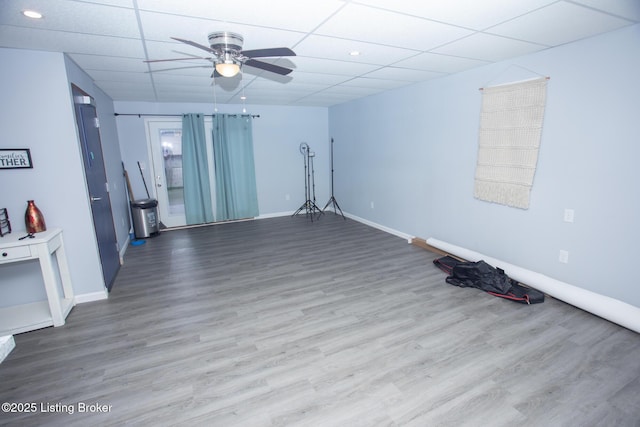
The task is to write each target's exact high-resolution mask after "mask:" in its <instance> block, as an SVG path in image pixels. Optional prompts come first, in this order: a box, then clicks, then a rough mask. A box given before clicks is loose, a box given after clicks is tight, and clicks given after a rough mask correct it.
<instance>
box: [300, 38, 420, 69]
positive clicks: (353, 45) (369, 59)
mask: <svg viewBox="0 0 640 427" xmlns="http://www.w3.org/2000/svg"><path fill="white" fill-rule="evenodd" d="M295 51H296V53H297V54H298V55H300V56H307V57H311V58H328V59H335V60H339V61H348V62H362V63H366V64H377V65H388V64H392V63H394V62H397V61H400V60H402V59H405V58H408V57H410V56H413V55H415V54H416V53H417V51H415V50H409V49H402V48H397V47H391V46H384V45H379V44H373V43H365V42H360V41H356V40H348V39H337V38H335V37H326V36H317V35H310V36H309V37H307V38H306V39H304V40H303V41H302V42H300V43H299V44H298V45H296V47H295ZM351 52H358V53H359V55H357V56H352V55H350V53H351Z"/></svg>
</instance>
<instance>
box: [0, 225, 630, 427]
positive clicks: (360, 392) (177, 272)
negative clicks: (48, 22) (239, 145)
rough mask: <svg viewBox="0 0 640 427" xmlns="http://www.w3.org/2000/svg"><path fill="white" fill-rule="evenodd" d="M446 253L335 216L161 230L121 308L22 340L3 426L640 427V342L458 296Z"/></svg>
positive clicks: (541, 308) (127, 272)
mask: <svg viewBox="0 0 640 427" xmlns="http://www.w3.org/2000/svg"><path fill="white" fill-rule="evenodd" d="M435 257H436V255H434V254H431V253H429V252H427V251H424V250H422V249H420V248H417V247H415V246H412V245H409V244H407V242H406V241H405V240H403V239H400V238H398V237H395V236H392V235H389V234H386V233H384V232H382V231H379V230H376V229H373V228H370V227H368V226H366V225H363V224H360V223H357V222H355V221H352V220H346V221H345V220H343V219H342V218H341V217H339V216H335V215H333V214H327V215H325V216H323V217H322V218H321V219H320V220H319V221H314V222H311V221H309V220H308V219H307V218H305V217H304V216H297V217H293V218H290V217H282V218H273V219H264V220H257V221H249V222H241V223H228V224H222V225H215V226H210V227H202V228H193V229H186V230H177V231H170V232H164V233H162V235H161V236H159V237H156V238H152V239H149V240H147V243H146V244H145V245H142V246H138V247H130V248H129V249H128V251H127V253H126V257H125V264H124V266H123V267H122V268H121V270H120V273H119V275H118V277H117V279H116V282H115V284H114V287H113V291H112V292H111V295H110V298H109V299H108V300H105V301H97V302H93V303H86V304H80V305H78V306H76V307H75V308H74V309H73V311H72V312H71V314H70V315H69V317H68V319H67V323H66V325H65V326H63V327H59V328H46V329H42V330H39V331H33V332H29V333H25V334H20V335H17V336H16V337H15V341H16V348H15V349H14V350H13V352H12V353H10V354H9V356H8V358H7V359H6V360H5V361H4V362H3V363H2V364H0V402H14V403H35V404H36V405H37V408H36V412H35V413H31V414H27V413H22V414H9V413H0V423H2V424H11V425H27V426H37V425H46V426H56V425H65V426H69V425H72V426H76V425H77V426H88V425H92V426H102V425H113V426H119V425H153V426H165V425H166V426H173V425H185V426H200V425H202V426H222V427H235V426H242V427H246V426H323V427H324V426H461V425H468V426H516V425H517V426H523V425H524V426H638V425H640V422H639V420H640V335H639V334H636V333H634V332H631V331H629V330H627V329H625V328H622V327H620V326H617V325H615V324H612V323H610V322H608V321H606V320H603V319H601V318H598V317H595V316H593V315H591V314H588V313H586V312H584V311H581V310H579V309H576V308H574V307H571V306H569V305H566V304H564V303H562V302H560V301H557V300H553V299H550V298H549V299H547V301H546V302H545V303H543V304H538V305H532V306H524V305H520V304H516V303H513V302H510V301H506V300H502V299H499V298H494V297H491V296H489V295H487V294H484V293H482V292H480V291H478V290H474V289H460V288H456V287H454V286H451V285H448V284H446V283H445V281H444V279H445V274H444V273H442V272H441V271H440V270H438V269H436V268H435V267H434V266H433V264H432V260H433V259H434V258H435ZM95 403H98V404H100V405H110V408H108V409H109V411H108V412H107V413H89V412H86V411H85V412H80V411H79V410H82V409H86V408H83V407H82V405H81V404H83V405H90V404H95ZM43 409H44V410H45V412H43ZM102 409H104V408H102ZM71 410H73V412H74V413H73V414H71V413H69V412H71ZM46 411H48V412H46ZM56 411H61V412H56Z"/></svg>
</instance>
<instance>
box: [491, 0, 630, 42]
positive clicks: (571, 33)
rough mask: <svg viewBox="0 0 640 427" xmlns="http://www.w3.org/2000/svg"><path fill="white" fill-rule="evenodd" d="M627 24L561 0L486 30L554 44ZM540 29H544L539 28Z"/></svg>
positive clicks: (516, 37)
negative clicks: (542, 29)
mask: <svg viewBox="0 0 640 427" xmlns="http://www.w3.org/2000/svg"><path fill="white" fill-rule="evenodd" d="M629 24H630V22H629V21H627V20H625V19H621V18H616V17H614V16H611V15H608V14H604V13H601V12H597V11H595V10H593V9H590V8H586V7H583V6H578V5H575V4H572V3H568V2H564V1H561V2H558V3H554V4H552V5H550V6H547V7H545V8H542V9H539V10H537V11H535V12H532V13H529V14H527V15H524V16H521V17H518V18H514V19H512V20H511V21H509V22H505V23H504V24H500V25H497V26H495V27H493V28H491V29H490V30H488V32H490V33H493V34H498V35H501V36H506V37H512V38H515V39H520V40H528V41H531V42H534V43H540V44H545V45H547V46H557V45H560V44H564V43H567V42H570V41H574V40H579V39H582V38H585V37H590V36H593V35H596V34H600V33H603V32H605V31H611V30H615V29H617V28H620V27H624V26H626V25H629ZM540 28H544V29H545V31H540Z"/></svg>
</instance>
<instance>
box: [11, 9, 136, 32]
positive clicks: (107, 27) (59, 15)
mask: <svg viewBox="0 0 640 427" xmlns="http://www.w3.org/2000/svg"><path fill="white" fill-rule="evenodd" d="M24 9H35V10H37V11H38V12H40V13H42V14H43V15H44V17H43V18H42V19H29V18H26V17H24V16H23V15H22V13H21V11H22V10H24ZM0 24H10V25H14V26H20V27H28V28H34V29H41V30H56V31H64V32H67V33H70V34H96V35H107V36H115V37H129V38H140V32H139V31H138V23H137V20H136V14H135V11H134V10H133V9H130V8H123V7H113V6H105V5H101V4H95V3H84V2H76V1H68V0H67V1H51V0H29V1H28V2H22V1H7V0H4V1H1V2H0Z"/></svg>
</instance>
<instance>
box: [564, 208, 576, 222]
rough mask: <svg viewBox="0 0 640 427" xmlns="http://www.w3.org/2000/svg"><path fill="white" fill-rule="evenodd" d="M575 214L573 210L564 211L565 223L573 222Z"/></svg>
mask: <svg viewBox="0 0 640 427" xmlns="http://www.w3.org/2000/svg"><path fill="white" fill-rule="evenodd" d="M574 214H575V212H574V210H573V209H565V210H564V222H573V216H574Z"/></svg>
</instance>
